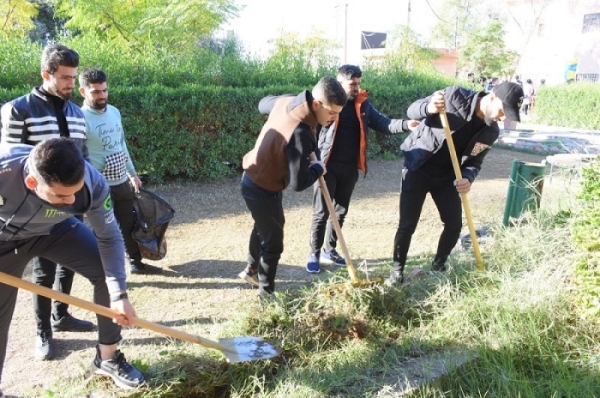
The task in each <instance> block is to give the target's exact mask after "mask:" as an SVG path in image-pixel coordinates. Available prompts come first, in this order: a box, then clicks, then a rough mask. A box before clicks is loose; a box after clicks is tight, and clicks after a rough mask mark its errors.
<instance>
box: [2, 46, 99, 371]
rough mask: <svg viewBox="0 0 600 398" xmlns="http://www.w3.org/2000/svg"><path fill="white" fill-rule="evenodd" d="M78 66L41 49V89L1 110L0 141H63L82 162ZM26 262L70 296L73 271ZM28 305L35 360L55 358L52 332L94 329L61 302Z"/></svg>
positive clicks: (44, 282)
mask: <svg viewBox="0 0 600 398" xmlns="http://www.w3.org/2000/svg"><path fill="white" fill-rule="evenodd" d="M78 66H79V54H77V52H76V51H74V50H72V49H70V48H68V47H66V46H63V45H60V44H52V45H49V46H47V47H46V48H44V51H43V53H42V62H41V75H42V79H43V83H42V85H41V86H40V87H34V88H33V90H31V93H29V94H27V95H24V96H22V97H19V98H16V99H14V100H12V101H10V102H8V103H6V104H5V105H3V106H2V109H1V111H0V113H1V119H2V142H3V143H8V144H28V145H37V144H38V143H39V142H41V141H43V140H45V139H47V138H53V137H66V138H71V139H72V140H73V142H74V143H75V144H76V145H77V146H78V147H79V148H80V149H81V150H82V151H83V152H84V157H86V159H87V147H86V146H85V119H84V116H83V112H82V111H81V109H80V108H79V107H78V106H77V105H76V104H75V103H73V102H72V101H70V99H71V96H72V93H73V88H74V87H75V79H76V77H77V68H78ZM31 264H32V270H33V272H32V274H33V277H32V279H33V282H35V283H37V284H38V285H40V286H44V287H49V288H51V287H52V286H53V285H55V284H56V286H57V288H58V290H59V291H60V292H62V293H65V294H69V293H71V286H72V285H73V277H74V275H75V274H74V273H73V271H71V270H70V269H68V268H65V267H63V266H62V265H60V264H56V263H55V262H53V261H50V260H48V259H46V258H42V257H36V258H34V259H33V260H32V262H31ZM33 307H34V311H35V318H36V326H37V335H36V342H35V358H36V359H39V360H48V359H52V358H54V357H55V356H56V354H57V349H56V344H55V343H54V339H53V334H52V333H53V332H58V331H65V332H66V331H69V332H85V331H89V330H92V329H93V328H94V325H93V324H92V323H91V322H88V321H85V320H82V319H77V318H75V317H73V316H72V315H71V314H70V313H69V312H68V305H67V304H65V303H61V302H59V301H54V303H52V301H51V300H50V299H49V298H47V297H43V296H40V295H38V294H34V295H33Z"/></svg>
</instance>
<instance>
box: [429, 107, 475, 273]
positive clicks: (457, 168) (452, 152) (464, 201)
mask: <svg viewBox="0 0 600 398" xmlns="http://www.w3.org/2000/svg"><path fill="white" fill-rule="evenodd" d="M440 119H441V120H442V126H444V134H445V135H446V142H447V143H448V149H449V150H450V157H451V158H452V167H453V168H454V174H455V175H456V180H457V181H460V180H462V173H461V171H460V165H459V163H458V157H457V156H456V149H455V147H454V140H453V139H452V133H451V132H450V125H449V124H448V116H446V111H445V110H441V111H440ZM460 197H461V199H462V204H463V207H464V209H465V216H466V217H467V225H468V226H469V232H470V234H471V241H472V242H473V250H474V251H475V259H476V260H477V268H479V270H480V271H483V270H484V267H483V259H482V258H481V252H480V251H479V241H478V240H477V233H476V232H475V225H474V224H473V217H472V216H471V207H470V206H469V201H468V199H467V194H463V193H461V194H460Z"/></svg>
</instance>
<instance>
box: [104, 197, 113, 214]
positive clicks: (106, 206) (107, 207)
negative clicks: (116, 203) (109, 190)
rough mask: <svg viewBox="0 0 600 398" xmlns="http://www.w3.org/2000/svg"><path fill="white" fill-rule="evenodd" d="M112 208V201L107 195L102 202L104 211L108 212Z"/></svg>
mask: <svg viewBox="0 0 600 398" xmlns="http://www.w3.org/2000/svg"><path fill="white" fill-rule="evenodd" d="M112 207H113V204H112V199H111V198H110V194H108V196H107V197H106V199H105V200H104V210H106V211H108V210H110V209H112Z"/></svg>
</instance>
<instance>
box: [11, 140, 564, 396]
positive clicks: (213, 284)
mask: <svg viewBox="0 0 600 398" xmlns="http://www.w3.org/2000/svg"><path fill="white" fill-rule="evenodd" d="M515 158H517V159H519V160H522V161H529V162H539V161H540V160H541V159H543V157H542V156H539V155H529V154H523V153H517V152H511V151H506V150H498V149H494V150H493V151H492V152H491V153H490V155H489V156H488V158H487V159H486V161H485V163H484V168H483V170H482V173H481V175H480V177H479V178H478V180H477V182H476V183H475V184H474V186H473V189H472V191H471V193H470V194H469V200H470V204H471V210H472V212H473V216H474V220H475V224H476V226H478V227H479V226H482V225H485V224H488V223H490V222H492V221H497V220H499V219H501V218H502V215H503V212H504V205H505V199H506V192H507V189H508V176H509V174H510V168H511V162H512V160H513V159H515ZM400 168H401V163H400V162H399V161H394V162H379V161H378V162H371V163H370V169H369V174H368V176H367V178H360V179H359V182H358V184H357V186H356V190H355V194H354V197H353V200H352V205H351V207H350V212H349V215H348V217H347V219H346V224H345V226H344V237H345V239H346V242H347V243H348V246H349V250H350V253H351V255H352V258H353V259H354V263H355V264H359V263H360V262H361V261H362V260H368V263H374V262H378V261H390V257H391V247H392V241H393V237H394V234H395V231H396V226H397V223H398V198H399V192H398V190H399V174H400ZM553 186H554V187H557V183H553V184H547V185H546V187H545V188H544V189H545V193H546V192H550V191H551V190H552V189H553ZM156 190H157V191H158V192H159V193H160V194H162V195H163V196H164V197H165V198H166V199H167V200H168V201H169V202H170V203H171V204H172V205H173V207H174V208H175V209H176V210H177V215H176V217H175V219H174V221H173V223H172V224H171V227H170V229H169V232H168V255H167V257H166V258H165V259H164V260H163V261H161V262H158V263H156V264H157V265H161V266H163V267H165V268H166V269H167V270H168V272H165V274H164V275H161V276H132V277H130V278H129V286H130V297H132V302H133V304H134V305H135V307H136V310H137V312H138V314H139V316H140V317H142V318H145V319H148V320H151V321H157V322H161V323H164V324H166V325H168V326H173V327H178V328H182V329H186V330H187V329H190V330H189V331H190V332H191V333H195V334H201V335H204V336H206V337H209V338H216V337H218V336H216V335H218V331H219V328H220V327H222V326H221V325H222V324H223V323H224V322H227V320H228V319H229V318H230V317H232V316H234V315H235V314H236V313H237V312H238V311H242V310H243V307H244V303H245V302H246V301H247V300H255V295H256V291H255V290H252V289H250V288H249V287H248V286H247V285H246V284H244V283H243V282H241V281H240V280H238V279H237V277H236V275H237V274H238V273H239V272H240V271H241V270H242V269H243V267H244V265H245V259H246V249H247V244H248V234H249V232H250V229H251V227H252V222H251V217H250V215H249V213H248V212H247V210H246V207H245V204H244V202H243V200H242V198H241V195H240V193H239V181H238V179H237V178H236V179H231V180H228V181H226V182H221V183H214V184H183V185H170V186H162V187H160V188H158V189H156ZM311 197H312V192H311V190H307V191H305V192H301V193H295V192H292V191H286V192H285V193H284V207H285V214H286V226H285V250H284V253H283V256H282V258H281V262H280V266H279V269H278V274H277V286H276V288H277V289H278V290H282V289H286V288H289V287H293V286H297V285H302V284H306V283H308V282H310V281H311V280H313V279H314V278H319V277H322V275H323V273H321V274H319V275H310V274H308V273H306V272H305V270H304V267H305V262H306V259H307V257H308V250H309V247H308V237H309V229H310V216H311V200H312V199H311ZM440 231H441V225H440V222H439V219H438V215H437V211H436V210H435V208H434V206H433V202H432V201H431V200H430V199H429V198H428V199H427V202H426V206H425V208H424V210H423V213H422V216H421V221H420V224H419V227H418V229H417V231H416V233H415V237H414V239H413V244H412V246H411V251H410V253H409V255H412V256H414V255H416V254H419V253H426V254H431V253H432V252H433V251H434V250H435V246H436V242H437V237H438V236H439V232H440ZM467 232H468V231H467V228H466V224H465V228H464V230H463V233H467ZM73 295H75V296H78V297H81V298H84V299H91V288H90V285H89V284H88V283H87V282H86V281H85V280H82V279H81V278H79V277H77V278H76V281H75V286H74V291H73ZM72 313H73V314H74V315H76V316H77V317H81V318H85V319H88V320H91V321H95V317H94V316H93V315H92V314H90V313H87V312H85V311H83V310H79V309H76V308H73V309H72ZM124 337H125V340H124V342H123V351H124V352H125V353H126V356H127V357H128V358H129V359H135V358H136V356H138V354H141V353H146V352H148V351H149V350H153V349H155V348H154V347H155V345H157V344H161V343H164V341H163V340H161V339H160V337H157V336H156V335H155V334H153V333H152V332H147V331H144V330H137V329H133V330H125V331H124ZM55 339H56V341H57V343H58V347H59V350H60V356H59V357H58V358H57V359H56V360H54V361H48V362H38V361H35V359H34V358H33V347H34V341H35V323H34V319H33V308H32V304H31V297H30V294H28V293H27V292H20V293H19V299H18V304H17V308H16V311H15V315H14V317H13V322H12V326H11V332H10V337H9V348H8V355H7V360H6V364H5V368H4V375H3V382H2V385H1V387H2V389H3V390H4V391H5V393H6V394H7V395H8V396H40V395H43V394H44V390H45V389H46V388H49V386H52V383H53V382H54V381H55V380H57V379H58V378H61V377H72V376H82V378H83V375H84V374H85V373H86V371H87V369H88V367H89V364H90V362H91V360H92V358H93V355H94V350H93V347H94V345H95V341H96V333H95V332H89V333H77V334H75V333H56V334H55ZM157 355H158V354H157ZM144 356H145V357H146V358H147V357H148V354H144ZM156 360H160V359H159V358H157V359H156ZM54 392H55V393H60V392H59V391H54ZM106 394H109V393H107V392H103V391H98V392H95V393H94V394H93V396H95V397H100V396H111V395H110V394H109V395H106Z"/></svg>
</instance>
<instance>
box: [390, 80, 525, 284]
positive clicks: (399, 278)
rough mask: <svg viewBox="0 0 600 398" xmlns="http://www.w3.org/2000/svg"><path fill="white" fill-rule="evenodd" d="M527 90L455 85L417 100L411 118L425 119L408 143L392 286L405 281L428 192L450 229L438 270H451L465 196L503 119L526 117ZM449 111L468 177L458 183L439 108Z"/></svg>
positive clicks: (410, 110) (443, 239)
mask: <svg viewBox="0 0 600 398" xmlns="http://www.w3.org/2000/svg"><path fill="white" fill-rule="evenodd" d="M522 102H523V89H522V88H521V87H520V86H519V85H517V84H515V83H511V82H505V83H502V84H500V85H498V86H496V87H494V89H493V91H492V92H490V93H488V94H486V93H484V92H476V91H471V90H468V89H465V88H462V87H457V86H452V87H447V88H446V89H445V90H442V91H436V92H435V93H433V94H432V95H430V96H429V97H426V98H423V99H420V100H418V101H415V102H414V103H413V104H412V105H410V107H409V108H408V111H407V114H408V117H410V118H412V119H417V120H421V124H420V125H419V127H418V128H417V129H416V130H415V131H414V132H412V133H411V134H410V135H409V136H408V137H407V138H406V140H405V141H404V142H403V143H402V146H401V149H402V153H403V154H404V168H403V169H402V182H401V190H400V222H399V226H398V230H397V231H396V236H395V238H394V266H393V269H392V271H391V274H390V277H389V278H388V280H387V281H386V283H387V284H388V285H396V284H400V283H402V282H403V281H404V265H405V263H406V256H407V253H408V249H409V247H410V241H411V238H412V235H413V233H414V232H415V229H416V227H417V224H418V222H419V217H420V215H421V210H422V208H423V203H424V202H425V197H426V195H427V193H430V194H431V197H432V199H433V201H434V203H435V205H436V207H437V209H438V211H439V213H440V218H441V220H442V223H443V224H444V230H443V231H442V234H441V236H440V239H439V242H438V248H437V252H436V255H435V258H434V260H433V263H432V268H433V270H435V271H445V270H446V260H447V259H448V256H449V255H450V252H451V251H452V249H453V248H454V246H455V245H456V242H457V240H458V238H459V236H460V231H461V228H462V208H461V200H460V196H459V195H460V194H466V193H468V192H469V190H470V189H471V184H472V183H473V181H474V180H475V177H477V174H478V173H479V171H480V170H481V165H482V163H483V159H484V157H485V156H486V155H487V153H488V152H489V150H490V149H491V147H492V144H493V143H494V142H495V141H496V139H498V135H499V132H500V130H499V128H498V124H497V122H498V121H502V120H504V119H505V118H507V119H509V120H513V121H517V122H518V121H520V119H519V108H520V106H521V103H522ZM441 110H445V111H446V114H447V116H448V123H449V125H450V130H451V131H452V139H453V142H454V146H455V149H456V155H457V158H458V159H459V160H460V166H461V173H462V177H463V178H462V180H460V181H457V180H456V177H455V174H454V170H453V168H452V159H451V156H450V152H449V150H448V143H447V142H446V137H445V134H444V128H443V126H442V122H441V120H440V117H439V115H438V114H439V112H440V111H441Z"/></svg>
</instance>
